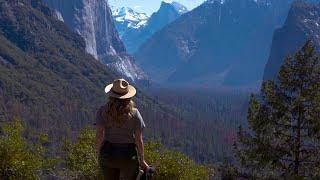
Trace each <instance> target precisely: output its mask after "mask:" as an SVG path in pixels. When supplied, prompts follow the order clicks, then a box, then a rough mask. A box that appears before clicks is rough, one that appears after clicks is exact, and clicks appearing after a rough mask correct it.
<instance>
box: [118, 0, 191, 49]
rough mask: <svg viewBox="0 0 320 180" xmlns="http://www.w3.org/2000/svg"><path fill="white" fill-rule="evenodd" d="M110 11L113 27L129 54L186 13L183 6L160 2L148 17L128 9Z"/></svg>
mask: <svg viewBox="0 0 320 180" xmlns="http://www.w3.org/2000/svg"><path fill="white" fill-rule="evenodd" d="M113 8H114V7H113ZM112 11H113V19H114V22H115V26H116V28H117V30H118V32H119V34H120V37H121V39H122V40H123V42H124V44H125V46H126V49H127V50H128V52H129V53H134V52H136V51H137V50H138V49H139V47H140V46H141V44H143V43H144V42H145V41H146V40H147V39H148V38H149V37H150V36H151V35H153V34H154V33H155V32H157V31H159V30H160V29H162V28H163V27H164V26H166V25H168V24H170V23H171V22H173V21H174V20H176V19H177V18H178V17H180V16H181V15H183V14H184V13H186V12H188V10H187V8H186V7H185V6H183V5H182V4H179V3H177V2H174V1H162V3H161V6H160V8H159V10H158V11H157V12H155V13H153V14H152V15H151V16H150V17H149V16H147V15H146V14H145V13H138V12H136V11H134V10H133V9H131V8H128V7H122V8H120V9H113V10H112Z"/></svg>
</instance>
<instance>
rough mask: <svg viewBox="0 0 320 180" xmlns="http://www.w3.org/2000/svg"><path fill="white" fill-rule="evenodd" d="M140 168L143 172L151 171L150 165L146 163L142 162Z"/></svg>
mask: <svg viewBox="0 0 320 180" xmlns="http://www.w3.org/2000/svg"><path fill="white" fill-rule="evenodd" d="M140 168H141V169H142V170H144V171H147V170H149V168H150V167H149V165H148V164H147V163H146V161H142V162H140Z"/></svg>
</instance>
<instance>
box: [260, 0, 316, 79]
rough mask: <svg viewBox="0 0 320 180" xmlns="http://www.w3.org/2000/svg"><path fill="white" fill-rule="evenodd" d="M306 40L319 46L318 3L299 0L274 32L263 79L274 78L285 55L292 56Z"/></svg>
mask: <svg viewBox="0 0 320 180" xmlns="http://www.w3.org/2000/svg"><path fill="white" fill-rule="evenodd" d="M307 40H312V41H313V43H314V44H315V46H316V47H317V48H319V47H320V5H319V4H312V3H306V2H302V1H300V2H296V3H294V4H293V5H292V7H291V9H290V12H289V15H288V18H287V20H286V22H285V24H284V25H283V26H282V27H281V28H279V29H277V30H276V31H275V33H274V36H273V42H272V48H271V53H270V58H269V60H268V63H267V65H266V67H265V71H264V79H265V80H276V79H277V75H278V72H279V70H280V67H281V65H282V64H283V63H284V60H285V58H286V56H294V53H295V52H296V51H297V50H298V49H299V48H300V47H302V46H303V45H304V43H305V42H306V41H307Z"/></svg>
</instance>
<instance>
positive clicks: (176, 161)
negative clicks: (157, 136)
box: [145, 141, 210, 180]
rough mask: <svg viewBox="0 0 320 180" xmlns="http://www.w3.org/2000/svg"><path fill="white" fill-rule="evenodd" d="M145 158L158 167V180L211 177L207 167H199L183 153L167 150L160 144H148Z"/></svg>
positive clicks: (193, 179) (156, 175) (194, 179)
mask: <svg viewBox="0 0 320 180" xmlns="http://www.w3.org/2000/svg"><path fill="white" fill-rule="evenodd" d="M145 156H146V157H145V158H146V161H147V162H148V163H149V164H152V165H153V166H155V167H156V170H157V172H156V174H155V177H154V179H156V180H167V179H170V180H184V179H188V180H196V179H199V180H200V179H201V180H204V179H209V177H210V171H209V169H208V168H207V167H205V166H201V165H197V164H196V163H195V162H194V161H193V160H191V159H190V158H189V157H187V156H186V155H184V154H182V153H181V152H178V151H172V150H168V149H165V148H164V147H163V146H162V145H161V144H159V143H155V142H151V141H150V142H147V143H146V144H145Z"/></svg>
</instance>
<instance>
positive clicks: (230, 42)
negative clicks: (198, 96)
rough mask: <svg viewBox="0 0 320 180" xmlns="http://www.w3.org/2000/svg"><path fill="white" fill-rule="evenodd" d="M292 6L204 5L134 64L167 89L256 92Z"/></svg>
mask: <svg viewBox="0 0 320 180" xmlns="http://www.w3.org/2000/svg"><path fill="white" fill-rule="evenodd" d="M291 2H292V0H281V1H279V0H258V1H255V0H226V1H220V0H209V1H206V2H205V3H204V4H202V5H201V6H199V7H198V8H196V9H194V10H192V11H191V12H189V13H187V14H185V15H183V16H182V17H180V18H179V19H177V20H176V21H174V22H173V23H171V24H169V25H168V26H166V27H165V28H164V29H162V30H160V31H159V32H157V33H156V34H154V35H153V36H152V37H150V38H149V39H148V40H147V41H146V42H145V43H144V44H143V45H142V46H141V48H140V49H139V51H138V52H136V53H135V57H136V60H137V62H138V64H139V65H140V67H142V69H143V70H144V71H145V72H146V73H147V74H148V75H149V76H150V77H151V78H152V79H153V80H154V81H156V82H161V83H162V84H165V85H173V86H204V87H208V86H209V87H212V86H213V87H215V86H232V87H247V86H249V87H251V86H254V87H257V86H259V84H260V81H261V79H262V76H263V73H262V72H263V69H264V66H265V63H266V61H267V59H268V56H269V52H270V45H271V40H272V35H273V32H274V30H275V29H276V28H278V27H280V26H282V25H283V23H284V21H285V18H286V16H287V14H288V11H289V8H290V4H291Z"/></svg>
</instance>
